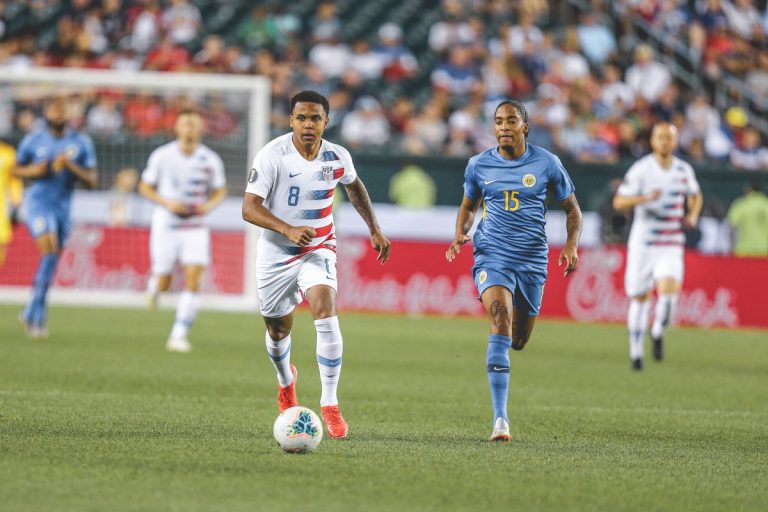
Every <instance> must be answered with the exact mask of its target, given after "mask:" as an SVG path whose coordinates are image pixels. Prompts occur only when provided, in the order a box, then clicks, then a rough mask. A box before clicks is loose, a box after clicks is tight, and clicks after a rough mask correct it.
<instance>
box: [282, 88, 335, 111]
mask: <svg viewBox="0 0 768 512" xmlns="http://www.w3.org/2000/svg"><path fill="white" fill-rule="evenodd" d="M299 102H302V103H317V104H319V105H322V106H323V110H324V111H325V116H326V117H328V112H330V110H331V106H330V105H329V104H328V98H326V97H325V96H323V95H322V94H320V93H319V92H315V91H301V92H300V93H298V94H296V95H294V97H293V98H291V114H293V108H294V107H295V106H296V104H297V103H299Z"/></svg>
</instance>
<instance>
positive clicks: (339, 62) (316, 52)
mask: <svg viewBox="0 0 768 512" xmlns="http://www.w3.org/2000/svg"><path fill="white" fill-rule="evenodd" d="M351 57H352V52H351V51H350V50H349V47H348V46H347V45H345V44H343V43H341V42H339V40H338V38H337V37H336V36H335V35H334V36H331V37H328V38H326V39H324V40H323V41H321V42H319V43H317V44H316V45H314V46H313V47H312V49H311V50H310V51H309V62H310V63H311V64H314V65H315V66H317V67H318V68H320V69H322V70H323V74H324V75H325V76H326V77H327V78H330V79H334V78H338V77H340V76H341V75H342V73H344V71H346V69H347V67H348V66H349V61H350V58H351ZM318 92H319V91H318Z"/></svg>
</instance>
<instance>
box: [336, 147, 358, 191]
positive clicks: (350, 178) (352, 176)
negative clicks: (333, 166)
mask: <svg viewBox="0 0 768 512" xmlns="http://www.w3.org/2000/svg"><path fill="white" fill-rule="evenodd" d="M338 149H339V159H340V160H341V163H342V164H343V165H344V174H343V175H342V176H341V178H339V183H341V184H342V185H350V184H351V183H352V182H354V181H355V180H356V179H357V169H355V164H353V163H352V156H351V155H350V154H349V151H347V150H346V149H345V148H342V147H340V146H339V148H338Z"/></svg>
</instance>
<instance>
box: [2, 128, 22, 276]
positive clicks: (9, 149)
mask: <svg viewBox="0 0 768 512" xmlns="http://www.w3.org/2000/svg"><path fill="white" fill-rule="evenodd" d="M15 165H16V150H15V149H13V146H11V145H9V144H6V143H5V142H2V141H0V266H2V265H3V263H5V251H6V249H7V247H8V244H9V243H10V242H11V239H12V238H13V230H12V229H11V217H10V207H13V208H18V207H19V205H20V204H21V197H22V195H23V193H24V185H23V184H22V182H21V180H20V179H19V178H16V177H15V176H13V174H12V172H13V167H14V166H15Z"/></svg>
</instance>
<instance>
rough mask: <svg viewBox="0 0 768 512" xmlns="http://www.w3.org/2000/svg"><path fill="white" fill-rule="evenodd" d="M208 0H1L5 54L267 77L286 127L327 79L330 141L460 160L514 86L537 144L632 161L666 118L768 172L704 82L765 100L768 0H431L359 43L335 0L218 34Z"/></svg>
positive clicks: (152, 98)
mask: <svg viewBox="0 0 768 512" xmlns="http://www.w3.org/2000/svg"><path fill="white" fill-rule="evenodd" d="M415 1H417V0H415ZM208 3H210V2H208V1H207V0H201V1H190V0H167V1H165V0H163V1H161V0H71V1H69V2H58V1H54V0H17V1H7V2H0V65H2V66H6V67H8V68H13V69H15V70H23V69H28V68H31V67H40V66H54V67H60V66H62V67H75V68H97V69H115V70H140V69H144V70H157V71H185V72H212V73H232V74H260V75H265V76H267V77H269V78H270V79H271V83H272V111H271V113H270V121H271V125H272V129H273V130H274V132H275V133H282V132H284V131H285V130H287V129H288V124H287V123H288V113H289V112H288V109H289V107H288V101H289V99H290V97H291V96H292V95H293V94H294V93H295V92H297V91H299V90H301V89H314V90H316V91H318V92H320V93H322V94H324V95H326V96H328V97H329V99H330V103H331V109H332V112H331V118H330V124H329V129H330V130H331V132H330V133H329V136H330V137H332V138H334V140H337V141H338V142H341V143H342V144H345V145H347V146H349V147H351V148H353V149H364V150H368V151H382V152H383V151H387V152H392V151H397V152H402V153H407V154H414V155H425V154H440V155H453V156H462V157H464V156H467V155H470V154H473V153H476V152H479V151H482V150H484V149H486V148H488V147H490V146H492V145H494V143H495V141H494V138H493V134H492V128H491V126H492V120H491V116H492V113H493V109H494V107H495V106H496V104H497V103H498V102H499V101H500V100H501V99H502V98H510V97H511V98H516V99H521V100H523V101H525V102H526V104H527V106H528V108H529V113H530V115H531V132H530V141H531V142H533V143H535V144H539V145H541V146H544V147H547V148H550V149H552V150H554V151H556V152H558V153H559V154H562V155H564V156H565V155H568V156H571V157H572V158H574V159H577V160H580V161H585V162H594V163H609V164H610V163H615V162H617V161H619V160H620V159H623V158H636V157H638V156H640V155H642V154H644V153H646V152H647V150H648V147H647V142H646V141H647V139H648V133H649V129H650V127H651V125H652V124H653V123H654V122H656V121H658V120H668V121H671V122H673V123H674V124H675V125H677V126H678V129H679V133H680V142H681V152H682V154H683V156H684V157H686V158H688V159H690V160H692V161H693V162H694V163H695V162H697V161H699V162H703V161H707V162H722V163H730V164H731V165H732V166H733V167H735V168H738V169H743V170H766V169H768V148H766V146H765V141H764V136H763V134H762V133H761V132H760V131H759V130H758V129H757V128H756V127H755V126H753V123H752V122H751V121H753V120H752V119H750V114H749V113H748V109H745V108H742V107H740V106H738V105H737V104H734V105H733V106H730V107H729V108H726V109H724V110H718V109H717V108H715V106H714V104H713V101H712V89H711V88H709V87H707V86H706V84H707V83H711V82H713V81H717V80H718V78H719V77H720V76H721V75H722V74H723V73H724V72H727V73H729V74H730V75H733V76H735V77H737V78H738V79H740V80H742V81H743V82H744V84H746V85H747V86H748V87H750V88H751V89H753V90H754V91H756V93H757V94H758V95H760V96H761V97H762V98H763V99H765V100H766V101H768V38H767V37H766V33H768V11H766V10H765V9H764V8H763V9H762V12H761V11H758V9H757V8H756V7H755V5H754V4H753V2H751V1H749V0H621V1H616V2H601V1H592V2H591V3H589V2H588V4H589V5H590V6H591V8H590V9H587V10H584V11H581V12H578V11H573V12H574V13H575V14H573V15H569V16H567V17H565V21H563V17H562V16H561V13H562V12H563V4H568V2H566V1H565V0H563V1H562V2H547V1H546V0H515V1H513V0H483V1H481V0H424V1H422V2H417V3H421V4H423V9H424V12H427V11H429V12H434V13H436V18H435V21H434V22H433V23H432V24H431V25H430V26H429V27H428V30H426V31H425V33H424V35H423V38H422V39H421V40H419V39H418V38H414V37H407V36H408V33H407V32H406V31H405V30H404V26H401V25H398V24H397V23H393V22H391V21H385V20H383V21H382V23H380V24H375V26H374V28H373V30H371V31H368V32H367V33H366V34H365V36H364V37H360V38H354V39H351V40H350V38H349V37H346V36H345V34H346V33H347V31H345V27H344V23H345V20H344V18H343V16H342V15H341V14H340V13H339V12H338V4H337V3H336V2H331V1H322V0H320V1H318V2H315V3H314V4H313V9H312V10H311V12H310V13H309V14H308V15H299V14H297V10H296V9H293V8H292V5H291V4H290V3H288V2H268V1H267V2H260V3H258V4H255V5H253V4H252V3H249V4H247V5H249V8H248V9H247V11H246V12H247V15H245V16H242V17H240V18H238V19H236V20H233V21H232V22H231V23H227V24H223V25H222V28H221V30H220V31H218V32H217V31H214V30H212V29H211V24H210V23H206V20H204V19H203V16H202V14H201V9H200V5H202V4H206V5H207V4H208ZM304 3H305V4H306V2H304ZM362 3H365V2H362ZM554 11H557V12H554ZM569 12H571V11H569ZM617 13H620V14H621V16H618V15H617ZM638 17H639V18H642V19H643V20H645V21H646V22H647V23H648V24H649V25H650V26H652V27H653V28H654V29H655V30H658V31H661V32H663V33H665V34H668V37H670V38H676V39H679V40H680V42H681V43H682V44H683V45H684V47H685V48H687V51H688V52H689V54H690V55H689V57H690V60H691V62H692V63H693V65H694V66H695V68H696V72H697V73H699V74H700V75H701V76H702V77H703V79H704V82H703V83H704V86H703V87H702V88H701V89H700V90H692V89H691V88H689V87H685V86H684V85H682V84H681V82H679V81H678V80H676V79H675V76H674V73H673V71H674V70H671V69H670V68H669V67H668V66H667V65H666V64H665V63H664V61H663V59H660V58H659V55H657V53H656V51H655V50H654V48H653V47H652V46H650V45H648V44H645V43H644V42H643V41H641V40H639V38H638V36H637V34H636V32H635V31H634V30H633V29H632V26H631V22H630V20H632V19H633V18H638ZM46 26H50V27H51V28H50V30H39V28H40V27H46ZM406 28H407V27H406ZM0 94H2V91H0ZM9 101H10V95H9V94H8V93H7V92H6V93H4V94H2V97H0V102H5V103H6V104H8V102H9ZM188 101H191V100H190V99H189V98H186V97H183V96H181V97H172V98H168V97H158V96H156V95H153V94H151V93H149V92H140V91H128V92H126V91H106V93H104V91H102V93H100V94H93V95H83V96H82V97H81V101H80V102H79V104H78V103H75V106H74V107H73V108H75V109H76V110H78V114H79V115H77V116H76V117H77V118H78V119H80V122H81V124H82V125H83V126H84V127H85V129H86V130H88V131H90V132H91V133H93V134H99V135H101V136H124V135H126V134H128V135H133V136H139V137H146V136H153V135H157V134H165V133H168V131H169V130H170V129H171V126H172V120H173V119H175V115H176V112H177V111H178V110H179V109H180V108H183V107H184V105H185V103H186V102H188ZM234 103H235V102H232V101H228V100H227V98H226V97H218V98H217V97H213V98H209V99H207V101H206V103H205V112H204V113H205V116H206V121H207V125H208V128H209V133H210V135H211V136H213V137H227V136H229V135H231V134H232V133H233V132H236V131H238V130H240V129H242V124H243V118H244V112H243V111H242V109H239V108H238V105H236V104H234ZM36 108H37V107H36V105H35V104H34V103H33V102H24V101H21V102H18V103H14V105H13V107H12V108H10V109H9V108H2V107H0V132H5V133H8V132H10V131H13V130H16V131H21V132H23V131H27V130H29V129H30V128H31V127H32V126H34V123H35V117H36V116H35V114H36ZM0 134H1V133H0Z"/></svg>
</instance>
